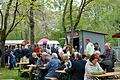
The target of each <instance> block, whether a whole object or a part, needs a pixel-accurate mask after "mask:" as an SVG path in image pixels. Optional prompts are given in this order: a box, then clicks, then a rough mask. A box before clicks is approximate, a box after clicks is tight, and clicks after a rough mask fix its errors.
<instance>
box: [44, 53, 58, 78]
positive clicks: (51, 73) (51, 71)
mask: <svg viewBox="0 0 120 80" xmlns="http://www.w3.org/2000/svg"><path fill="white" fill-rule="evenodd" d="M59 64H60V60H59V59H58V56H57V54H56V53H52V59H51V60H50V61H49V62H48V63H47V65H46V66H45V67H46V69H48V73H47V75H46V77H58V75H57V73H56V72H55V71H56V70H57V69H58V67H59Z"/></svg>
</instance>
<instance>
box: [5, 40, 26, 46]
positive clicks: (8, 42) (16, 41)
mask: <svg viewBox="0 0 120 80" xmlns="http://www.w3.org/2000/svg"><path fill="white" fill-rule="evenodd" d="M24 42H25V40H6V41H5V45H16V44H23V43H24Z"/></svg>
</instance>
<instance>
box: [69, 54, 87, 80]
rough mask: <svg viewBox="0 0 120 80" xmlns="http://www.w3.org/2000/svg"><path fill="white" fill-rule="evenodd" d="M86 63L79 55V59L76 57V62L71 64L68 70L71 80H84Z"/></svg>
mask: <svg viewBox="0 0 120 80" xmlns="http://www.w3.org/2000/svg"><path fill="white" fill-rule="evenodd" d="M86 63H87V61H86V60H83V59H82V56H81V55H79V57H78V56H77V61H74V62H73V66H72V68H71V69H70V72H71V73H72V80H84V74H85V64H86Z"/></svg>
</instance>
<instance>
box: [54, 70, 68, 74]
mask: <svg viewBox="0 0 120 80" xmlns="http://www.w3.org/2000/svg"><path fill="white" fill-rule="evenodd" d="M55 72H57V73H66V72H65V70H56V71H55Z"/></svg>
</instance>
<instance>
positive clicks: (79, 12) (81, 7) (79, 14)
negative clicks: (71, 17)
mask: <svg viewBox="0 0 120 80" xmlns="http://www.w3.org/2000/svg"><path fill="white" fill-rule="evenodd" d="M92 1H93V0H88V1H86V0H82V2H81V4H80V6H79V11H78V15H77V19H76V21H75V25H74V30H75V29H76V27H77V25H78V24H79V22H80V18H81V15H82V13H83V10H84V8H85V7H86V6H87V5H88V4H89V3H90V2H92Z"/></svg>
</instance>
